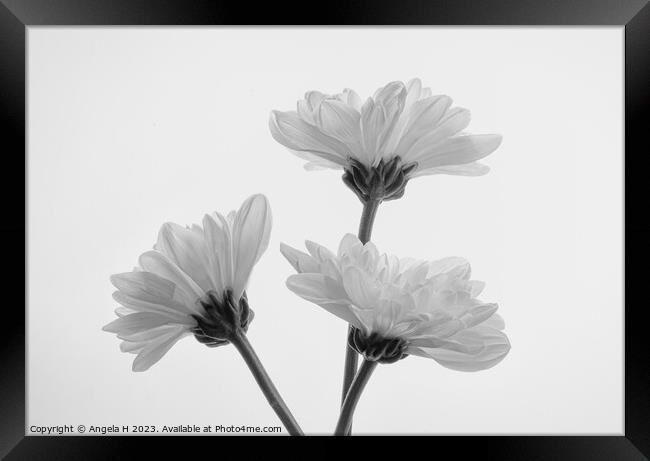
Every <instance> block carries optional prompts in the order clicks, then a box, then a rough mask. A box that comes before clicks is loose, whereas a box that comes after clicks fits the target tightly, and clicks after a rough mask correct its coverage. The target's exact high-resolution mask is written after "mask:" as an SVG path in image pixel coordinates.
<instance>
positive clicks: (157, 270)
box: [138, 250, 204, 307]
mask: <svg viewBox="0 0 650 461" xmlns="http://www.w3.org/2000/svg"><path fill="white" fill-rule="evenodd" d="M138 261H139V263H140V266H141V267H142V269H144V270H145V271H147V272H152V273H154V274H156V275H158V276H160V277H162V278H164V279H167V280H169V281H171V282H173V283H174V284H175V285H176V286H177V287H178V289H180V290H182V291H183V293H184V296H185V297H186V299H194V300H197V299H199V298H201V297H202V296H203V294H204V292H203V290H201V287H199V286H198V285H197V284H196V282H195V281H194V280H192V279H191V278H190V277H189V276H188V275H187V274H186V273H185V272H183V271H182V270H181V269H180V268H179V267H178V266H177V265H176V264H174V263H173V262H172V261H171V260H170V259H169V258H168V257H167V256H165V255H164V254H162V253H160V252H159V251H155V250H150V251H147V252H145V253H143V254H142V255H140V259H139V260H138ZM188 307H189V306H188Z"/></svg>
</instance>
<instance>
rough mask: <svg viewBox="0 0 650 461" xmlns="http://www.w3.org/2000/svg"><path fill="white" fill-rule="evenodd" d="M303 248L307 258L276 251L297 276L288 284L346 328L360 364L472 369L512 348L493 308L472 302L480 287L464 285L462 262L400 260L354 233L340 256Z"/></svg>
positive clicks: (467, 282) (286, 249)
mask: <svg viewBox="0 0 650 461" xmlns="http://www.w3.org/2000/svg"><path fill="white" fill-rule="evenodd" d="M306 246H307V249H308V251H309V254H307V253H303V252H301V251H299V250H296V249H294V248H291V247H289V246H287V245H284V244H283V245H282V246H281V251H282V254H283V255H284V256H285V257H286V258H287V260H288V261H289V262H290V263H291V264H292V265H293V267H294V268H295V269H296V271H297V272H298V274H295V275H292V276H290V277H289V278H288V279H287V286H288V287H289V289H290V290H292V291H293V292H294V293H296V294H297V295H299V296H301V297H302V298H304V299H306V300H308V301H311V302H313V303H315V304H318V305H319V306H321V307H322V308H323V309H325V310H327V311H328V312H330V313H332V314H334V315H336V316H337V317H339V318H341V319H343V320H345V321H346V322H348V323H349V324H350V325H352V326H353V327H354V328H352V329H351V332H350V335H349V338H348V343H349V345H350V346H351V347H352V348H354V349H355V350H356V351H357V352H358V353H360V354H362V355H363V356H364V358H365V359H366V361H371V362H378V363H392V362H395V361H397V360H399V359H402V358H404V357H406V356H407V355H409V354H410V355H417V356H421V357H427V358H432V359H434V360H435V361H436V362H438V363H440V364H441V365H443V366H445V367H447V368H451V369H454V370H460V371H477V370H483V369H487V368H490V367H492V366H494V365H496V364H497V363H499V362H500V361H501V360H502V359H503V358H504V357H505V356H506V354H507V353H508V351H509V350H510V342H509V341H508V338H507V336H506V335H505V334H504V333H503V331H502V330H503V329H504V328H505V325H504V322H503V319H502V318H501V317H500V316H499V315H498V314H497V313H496V310H497V305H496V304H492V303H485V302H482V301H480V300H479V299H477V296H478V295H479V294H480V292H481V290H482V289H483V286H484V284H483V283H482V282H478V281H475V280H471V279H470V272H471V271H470V265H469V263H468V262H467V261H466V260H464V259H463V258H456V257H452V258H445V259H441V260H439V261H433V262H428V261H417V260H413V259H408V258H401V259H400V258H397V257H395V256H389V255H386V254H380V253H379V252H378V250H377V248H376V247H375V245H374V244H372V243H366V244H365V245H364V244H362V243H361V242H360V241H359V239H358V238H357V237H355V236H354V235H352V234H348V235H346V236H345V237H344V238H343V240H342V241H341V244H340V246H339V249H338V254H334V253H333V252H331V251H329V250H328V249H326V248H324V247H322V246H320V245H318V244H316V243H313V242H309V241H308V242H306Z"/></svg>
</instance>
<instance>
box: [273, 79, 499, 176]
mask: <svg viewBox="0 0 650 461" xmlns="http://www.w3.org/2000/svg"><path fill="white" fill-rule="evenodd" d="M451 103H452V100H451V98H450V97H449V96H445V95H436V96H432V95H431V90H430V89H429V88H422V83H421V82H420V80H419V79H413V80H411V81H409V82H407V83H406V84H404V83H402V82H391V83H388V84H387V85H386V86H384V87H383V88H379V89H378V90H377V91H376V92H375V94H374V95H373V96H372V97H370V98H368V99H367V100H366V101H365V102H363V101H362V100H361V98H359V96H358V95H357V93H355V92H354V91H353V90H350V89H345V90H343V92H342V93H340V94H336V95H326V94H323V93H320V92H318V91H309V92H307V93H306V94H305V99H303V100H301V101H298V107H297V110H296V111H288V112H280V111H272V113H271V119H270V128H271V133H272V135H273V137H274V138H275V140H276V141H278V142H279V143H280V144H282V145H284V146H286V147H288V148H289V149H291V150H292V151H293V152H294V153H296V154H297V155H298V156H300V157H302V158H304V159H306V160H308V161H309V163H307V164H306V165H305V168H307V169H312V168H319V167H324V168H342V169H344V170H348V169H349V168H350V166H354V163H355V162H359V163H360V164H362V165H364V166H365V167H366V168H373V167H376V166H377V165H378V164H379V163H380V162H382V161H383V163H389V162H390V161H392V160H393V159H394V158H395V157H399V161H400V164H401V165H402V166H403V168H407V169H408V171H407V176H408V177H415V176H420V175H426V174H439V173H443V174H453V175H468V176H477V175H482V174H485V173H487V172H488V170H489V168H488V167H487V166H485V165H482V164H480V163H477V162H476V161H477V160H479V159H481V158H483V157H485V156H486V155H488V154H490V153H492V152H493V151H494V150H495V149H496V148H497V147H498V146H499V144H500V143H501V136H500V135H496V134H483V135H468V134H462V133H461V131H462V130H463V129H465V128H466V127H467V125H468V124H469V121H470V113H469V111H468V110H467V109H463V108H459V107H454V108H452V107H451Z"/></svg>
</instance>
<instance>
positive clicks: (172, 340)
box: [133, 327, 187, 371]
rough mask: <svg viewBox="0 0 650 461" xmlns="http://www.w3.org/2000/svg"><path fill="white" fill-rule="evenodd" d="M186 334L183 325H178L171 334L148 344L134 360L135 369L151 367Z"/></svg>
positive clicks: (142, 369) (141, 369) (143, 369)
mask: <svg viewBox="0 0 650 461" xmlns="http://www.w3.org/2000/svg"><path fill="white" fill-rule="evenodd" d="M185 334H187V331H186V330H185V329H184V328H183V327H178V328H177V329H175V330H174V331H172V332H170V333H169V334H167V335H165V336H163V337H161V338H159V339H158V340H156V341H152V342H151V343H149V344H147V345H146V346H145V347H144V348H143V349H142V350H141V351H140V352H139V353H138V355H137V356H136V358H135V360H134V361H133V371H146V370H148V369H149V368H151V366H152V365H154V364H155V363H157V362H158V361H159V360H160V359H161V358H162V357H163V356H164V355H165V354H166V353H167V352H168V351H169V349H171V347H172V346H173V345H174V344H176V342H177V341H178V340H179V339H181V338H182V337H183V336H185Z"/></svg>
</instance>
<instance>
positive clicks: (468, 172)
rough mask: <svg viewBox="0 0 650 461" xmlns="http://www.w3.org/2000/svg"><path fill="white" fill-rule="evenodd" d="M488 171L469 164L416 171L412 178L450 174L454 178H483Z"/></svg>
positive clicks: (475, 163) (485, 166)
mask: <svg viewBox="0 0 650 461" xmlns="http://www.w3.org/2000/svg"><path fill="white" fill-rule="evenodd" d="M489 171H490V167H489V166H487V165H483V164H482V163H477V162H471V163H465V164H464V165H448V166H441V167H437V168H429V169H426V170H420V169H416V170H415V172H414V173H413V174H412V177H414V178H415V177H417V176H424V175H431V174H451V175H455V176H483V175H484V174H487V173H488V172H489Z"/></svg>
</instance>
